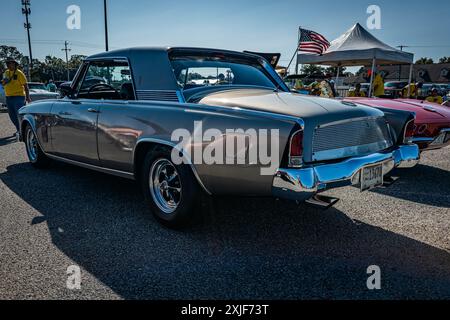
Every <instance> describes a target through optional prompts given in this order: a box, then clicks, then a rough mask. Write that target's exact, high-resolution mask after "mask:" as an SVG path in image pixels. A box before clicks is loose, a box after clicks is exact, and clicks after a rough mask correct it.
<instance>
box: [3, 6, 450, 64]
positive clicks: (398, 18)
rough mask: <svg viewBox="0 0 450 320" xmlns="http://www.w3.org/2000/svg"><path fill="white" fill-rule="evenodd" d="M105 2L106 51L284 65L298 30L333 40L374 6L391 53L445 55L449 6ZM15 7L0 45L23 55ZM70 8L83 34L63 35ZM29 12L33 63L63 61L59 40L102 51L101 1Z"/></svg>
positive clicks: (75, 48)
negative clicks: (178, 50)
mask: <svg viewBox="0 0 450 320" xmlns="http://www.w3.org/2000/svg"><path fill="white" fill-rule="evenodd" d="M108 1H109V35H110V37H109V41H110V47H112V48H120V47H129V46H146V45H149V46H153V45H154V46H159V45H169V46H199V47H217V48H223V49H232V50H240V51H241V50H252V51H266V52H281V53H282V62H281V64H285V65H286V64H287V62H288V60H289V59H290V58H291V56H292V54H293V53H294V50H295V46H296V41H297V28H298V26H304V27H307V28H309V29H312V30H314V31H317V32H319V33H322V34H323V35H324V36H325V37H326V38H327V39H329V40H330V41H331V40H333V39H335V38H336V37H338V36H339V35H340V34H342V33H343V32H344V31H346V30H347V29H348V28H350V27H351V26H352V25H353V24H354V23H356V22H360V23H361V24H362V25H363V26H366V20H367V17H368V14H367V13H366V10H367V7H368V6H369V5H371V4H375V5H378V6H380V8H381V14H382V15H381V19H382V20H381V21H382V29H381V30H374V31H371V32H372V33H373V34H374V35H375V36H376V37H378V38H380V39H381V40H382V41H384V42H386V43H388V44H390V45H392V46H396V45H400V44H406V45H411V46H420V47H411V48H408V49H406V50H407V51H410V52H413V53H414V54H415V58H416V59H417V58H419V57H422V56H427V57H432V58H434V59H438V58H440V57H442V56H445V55H447V56H450V19H449V18H448V13H449V12H450V2H449V1H448V0H429V1H423V0H420V1H416V0H409V1H399V0H398V1H393V0H389V1H388V0H380V1H365V0H353V1H350V0H339V1H336V0H333V1H329V0H322V1H311V0H309V1H304V0H296V1H291V0H284V1H283V0H278V1H275V0H273V1H267V0H259V1H254V0H226V1H225V0H223V1H216V0H209V1H204V0H191V1H167V0H166V1H160V0H152V1H144V0H128V1H124V0H108ZM20 2H21V1H20V0H2V1H1V4H0V5H1V8H0V30H1V31H0V44H8V45H15V46H17V47H18V48H19V49H20V50H22V51H23V52H24V53H26V54H27V52H28V51H27V46H26V42H25V41H26V32H25V29H24V27H23V22H24V16H23V15H22V14H21V11H20V8H21V3H20ZM71 4H75V5H78V6H80V8H81V15H82V16H81V30H68V29H67V28H66V19H67V17H68V14H66V8H67V7H68V6H69V5H71ZM31 9H32V14H31V16H30V19H31V23H32V29H31V37H32V40H35V41H36V42H33V56H34V57H37V58H40V59H42V58H43V57H44V56H46V55H48V54H51V55H56V56H59V57H63V52H62V51H61V48H62V46H63V44H62V43H63V41H64V40H68V41H69V42H71V46H70V47H71V48H72V51H71V54H86V55H89V54H93V53H97V52H100V51H103V48H104V28H103V1H102V0H31ZM43 40H45V41H43ZM48 40H52V41H48Z"/></svg>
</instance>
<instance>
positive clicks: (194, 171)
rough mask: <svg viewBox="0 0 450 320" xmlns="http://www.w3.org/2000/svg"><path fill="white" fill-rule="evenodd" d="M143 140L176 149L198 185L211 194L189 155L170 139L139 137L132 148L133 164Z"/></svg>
mask: <svg viewBox="0 0 450 320" xmlns="http://www.w3.org/2000/svg"><path fill="white" fill-rule="evenodd" d="M143 142H153V143H157V144H162V145H165V146H168V147H171V148H174V149H176V150H178V151H179V152H180V153H181V154H182V155H183V158H184V159H185V161H186V163H187V164H189V166H190V167H191V169H192V173H193V174H194V176H195V178H196V179H197V182H198V183H199V185H200V187H201V188H202V189H203V190H204V191H205V192H206V193H207V194H208V195H212V193H211V192H210V191H209V190H208V189H207V188H206V186H205V185H204V184H203V181H202V180H201V178H200V176H199V174H198V172H197V169H196V168H195V166H194V164H193V163H192V161H191V159H190V157H189V156H187V155H186V154H185V153H184V152H183V150H181V149H180V148H179V147H178V145H177V144H175V143H174V142H172V141H166V140H162V139H158V138H142V139H139V140H138V141H137V143H136V145H135V146H134V149H133V156H132V161H133V164H134V161H135V154H136V149H137V147H138V145H139V144H141V143H143Z"/></svg>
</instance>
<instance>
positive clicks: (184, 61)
mask: <svg viewBox="0 0 450 320" xmlns="http://www.w3.org/2000/svg"><path fill="white" fill-rule="evenodd" d="M171 62H172V67H173V71H174V73H175V78H176V79H177V83H178V86H179V87H180V88H181V89H184V90H187V89H192V88H199V87H208V86H233V85H249V86H261V87H268V88H271V89H274V88H275V84H274V82H273V80H272V78H271V77H270V76H269V75H268V73H267V71H266V70H265V69H264V67H263V66H262V65H261V64H260V63H259V62H258V61H257V60H251V59H245V58H234V57H224V56H223V55H222V56H221V57H214V56H177V57H172V58H171Z"/></svg>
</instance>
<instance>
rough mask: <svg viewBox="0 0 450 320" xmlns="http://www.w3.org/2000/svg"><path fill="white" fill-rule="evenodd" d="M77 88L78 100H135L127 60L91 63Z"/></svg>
mask: <svg viewBox="0 0 450 320" xmlns="http://www.w3.org/2000/svg"><path fill="white" fill-rule="evenodd" d="M76 86H77V87H76V91H77V92H78V98H84V99H111V100H135V93H134V88H133V82H132V78H131V70H130V66H129V64H128V62H127V61H125V60H101V61H91V62H89V66H88V67H87V70H86V72H85V73H84V78H83V79H82V80H81V81H79V82H78V83H77V85H76Z"/></svg>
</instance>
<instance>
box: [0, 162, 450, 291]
mask: <svg viewBox="0 0 450 320" xmlns="http://www.w3.org/2000/svg"><path fill="white" fill-rule="evenodd" d="M0 179H1V180H2V181H3V182H4V184H5V185H6V186H7V187H8V188H9V189H10V190H12V191H13V192H14V193H15V194H17V195H18V196H19V197H20V198H22V199H23V200H24V201H25V202H27V203H28V204H29V205H30V206H32V207H33V208H35V209H36V210H37V211H38V212H39V213H40V214H41V216H36V217H35V218H34V219H33V220H32V221H30V224H31V225H32V227H33V226H37V225H39V224H41V223H46V224H47V225H48V229H49V232H50V234H51V238H52V241H53V244H54V245H55V246H56V247H57V248H58V249H59V250H61V251H62V252H63V253H64V254H65V255H67V256H68V257H69V258H70V259H72V260H73V261H74V262H75V263H76V264H78V265H79V266H81V267H82V268H83V269H84V270H86V271H88V272H89V273H90V274H92V275H93V276H94V277H95V278H96V279H98V280H99V281H101V282H102V283H104V284H105V285H106V286H108V287H109V288H111V289H112V290H113V291H114V292H116V293H117V294H119V295H120V296H121V297H123V298H126V299H175V298H178V299H306V298H308V299H311V298H313V299H315V298H326V299H334V298H336V299H337V298H339V299H380V298H381V299H384V298H386V299H387V298H389V299H397V298H399V299H400V298H417V299H431V298H447V299H448V298H450V254H449V252H447V251H445V250H442V249H438V248H435V247H433V246H430V245H427V244H424V243H422V242H419V241H416V240H414V239H411V238H408V237H405V236H403V235H400V234H396V233H393V232H390V231H388V230H384V229H382V228H379V227H376V226H372V225H369V224H365V223H362V222H360V221H354V220H351V219H350V218H349V217H348V216H346V215H345V213H343V212H341V211H339V210H337V209H335V208H332V209H329V210H327V211H320V210H318V209H315V208H312V207H307V206H304V205H301V206H297V205H296V204H295V203H288V202H284V201H277V200H274V199H269V198H249V199H247V198H245V199H243V198H232V197H225V198H217V199H210V198H207V199H205V201H204V202H203V204H202V205H201V206H200V207H199V209H198V216H199V218H198V219H197V221H195V223H194V224H193V225H192V226H191V227H189V228H188V229H187V230H184V231H173V230H169V229H167V228H164V227H162V226H161V225H160V224H158V223H157V222H156V221H155V220H154V219H153V218H152V216H151V215H150V214H149V213H148V210H147V207H146V205H145V204H144V203H143V197H142V196H141V194H140V191H139V188H138V186H137V185H136V184H135V183H133V182H132V181H127V180H123V179H120V178H116V177H111V176H107V175H103V174H100V173H95V172H91V171H88V170H84V169H80V168H76V167H72V166H69V165H65V164H54V165H52V167H51V168H50V169H48V170H36V169H33V168H32V167H31V166H30V165H29V164H16V165H12V166H9V167H8V168H7V171H6V172H4V173H2V174H0ZM370 265H378V266H379V267H380V268H381V272H382V273H381V285H382V289H381V290H375V291H371V290H368V289H367V286H366V281H367V277H368V276H369V275H368V274H367V273H366V270H367V268H368V267H369V266H370ZM36 276H40V275H36ZM64 285H65V284H64ZM82 292H83V291H82V290H81V291H80V294H81V295H82Z"/></svg>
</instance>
